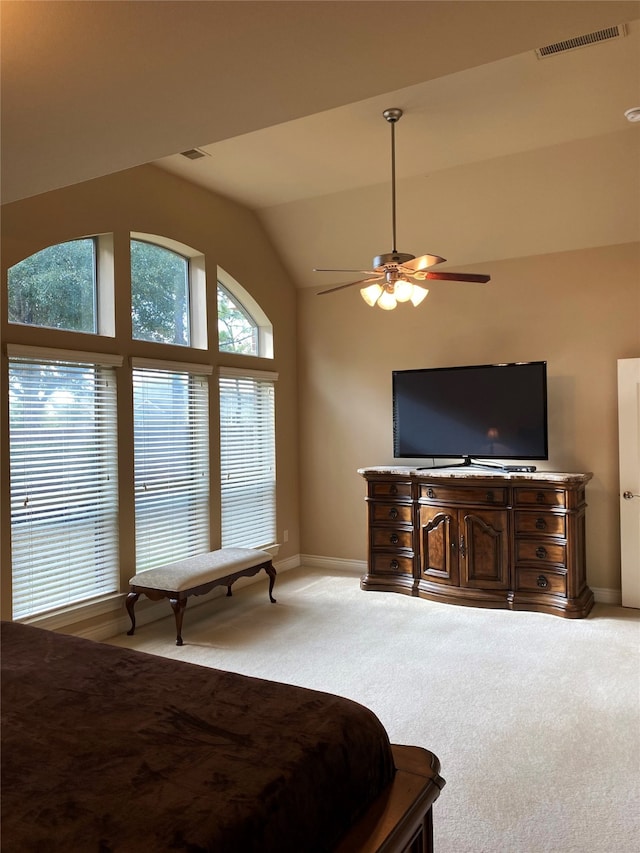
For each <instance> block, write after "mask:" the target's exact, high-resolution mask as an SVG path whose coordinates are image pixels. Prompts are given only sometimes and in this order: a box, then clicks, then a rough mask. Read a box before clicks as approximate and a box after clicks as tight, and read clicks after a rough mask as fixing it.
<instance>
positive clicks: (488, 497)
mask: <svg viewBox="0 0 640 853" xmlns="http://www.w3.org/2000/svg"><path fill="white" fill-rule="evenodd" d="M486 500H488V501H489V502H491V503H492V502H493V501H494V500H495V497H494V496H493V492H487V497H486Z"/></svg>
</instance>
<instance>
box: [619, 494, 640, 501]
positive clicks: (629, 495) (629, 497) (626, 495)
mask: <svg viewBox="0 0 640 853" xmlns="http://www.w3.org/2000/svg"><path fill="white" fill-rule="evenodd" d="M622 497H623V498H624V499H625V501H630V500H633V498H640V495H634V494H633V492H623V493H622Z"/></svg>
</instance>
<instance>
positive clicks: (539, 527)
mask: <svg viewBox="0 0 640 853" xmlns="http://www.w3.org/2000/svg"><path fill="white" fill-rule="evenodd" d="M546 526H547V522H546V521H545V520H544V518H537V519H536V530H544V529H545V528H546Z"/></svg>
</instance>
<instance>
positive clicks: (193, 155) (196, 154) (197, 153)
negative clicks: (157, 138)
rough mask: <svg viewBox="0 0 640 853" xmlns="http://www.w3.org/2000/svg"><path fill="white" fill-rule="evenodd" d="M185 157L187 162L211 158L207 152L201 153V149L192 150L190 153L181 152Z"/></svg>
mask: <svg viewBox="0 0 640 853" xmlns="http://www.w3.org/2000/svg"><path fill="white" fill-rule="evenodd" d="M180 153H181V154H182V156H183V157H186V158H187V160H199V159H200V158H201V157H210V156H211V155H210V154H207V152H206V151H201V150H200V149H199V148H190V149H189V150H188V151H181V152H180Z"/></svg>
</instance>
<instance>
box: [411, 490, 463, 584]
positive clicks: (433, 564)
mask: <svg viewBox="0 0 640 853" xmlns="http://www.w3.org/2000/svg"><path fill="white" fill-rule="evenodd" d="M457 515H458V514H457V512H455V511H453V513H452V512H451V511H449V510H446V509H439V508H438V507H425V506H423V507H421V508H420V538H421V541H420V570H421V575H422V577H425V578H429V580H432V581H436V582H437V583H443V584H451V585H452V586H458V584H459V582H460V573H459V565H458V551H457V541H458V519H457Z"/></svg>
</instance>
